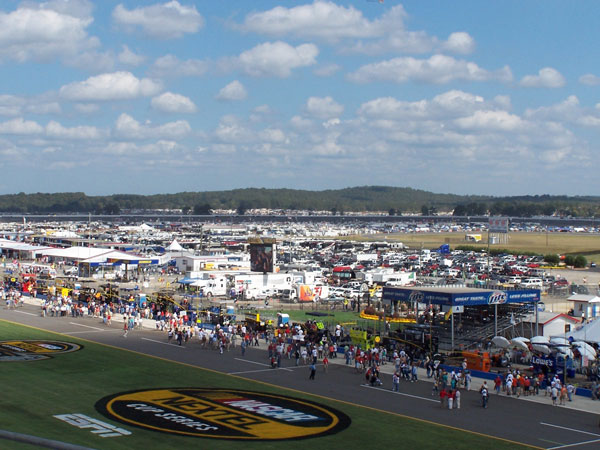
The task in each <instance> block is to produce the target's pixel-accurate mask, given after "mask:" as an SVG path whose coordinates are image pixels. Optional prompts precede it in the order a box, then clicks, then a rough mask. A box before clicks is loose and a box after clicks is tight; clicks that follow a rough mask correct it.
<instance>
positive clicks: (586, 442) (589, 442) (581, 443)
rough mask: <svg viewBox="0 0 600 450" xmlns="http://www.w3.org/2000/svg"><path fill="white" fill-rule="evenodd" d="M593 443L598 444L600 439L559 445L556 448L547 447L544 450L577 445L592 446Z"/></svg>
mask: <svg viewBox="0 0 600 450" xmlns="http://www.w3.org/2000/svg"><path fill="white" fill-rule="evenodd" d="M595 442H600V439H594V440H593V441H583V442H576V443H574V444H565V445H559V446H557V447H548V448H547V449H546V450H556V449H558V448H567V447H577V446H579V445H587V444H593V443H595Z"/></svg>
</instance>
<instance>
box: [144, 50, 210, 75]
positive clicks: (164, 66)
mask: <svg viewBox="0 0 600 450" xmlns="http://www.w3.org/2000/svg"><path fill="white" fill-rule="evenodd" d="M208 67H209V63H208V62H206V61H202V60H200V59H187V60H180V59H179V58H177V57H176V56H174V55H165V56H161V57H160V58H158V59H156V61H154V64H153V65H152V67H151V68H150V74H151V75H152V76H156V77H161V78H166V77H197V76H200V75H204V74H205V73H206V71H207V70H208Z"/></svg>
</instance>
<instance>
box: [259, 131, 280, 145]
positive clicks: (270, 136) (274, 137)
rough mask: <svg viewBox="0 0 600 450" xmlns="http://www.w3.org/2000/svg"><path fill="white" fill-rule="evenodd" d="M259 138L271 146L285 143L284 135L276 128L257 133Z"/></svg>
mask: <svg viewBox="0 0 600 450" xmlns="http://www.w3.org/2000/svg"><path fill="white" fill-rule="evenodd" d="M258 136H259V138H260V139H261V140H262V141H264V142H268V143H271V144H283V143H285V142H287V138H286V136H285V133H284V132H283V131H282V130H280V129H278V128H267V129H264V130H262V131H261V132H260V133H259V135H258Z"/></svg>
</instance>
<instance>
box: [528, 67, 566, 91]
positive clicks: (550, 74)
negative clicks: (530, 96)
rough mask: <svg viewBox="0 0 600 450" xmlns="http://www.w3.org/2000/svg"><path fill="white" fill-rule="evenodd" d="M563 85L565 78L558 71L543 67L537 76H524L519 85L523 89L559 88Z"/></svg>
mask: <svg viewBox="0 0 600 450" xmlns="http://www.w3.org/2000/svg"><path fill="white" fill-rule="evenodd" d="M565 83H566V82H565V77H563V76H562V74H561V73H560V72H559V71H558V70H556V69H553V68H552V67H544V68H543V69H540V71H539V72H538V74H537V75H525V76H524V77H523V78H522V79H521V81H520V83H519V84H520V85H521V86H524V87H542V88H560V87H563V86H564V85H565Z"/></svg>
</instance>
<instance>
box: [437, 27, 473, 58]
mask: <svg viewBox="0 0 600 450" xmlns="http://www.w3.org/2000/svg"><path fill="white" fill-rule="evenodd" d="M442 49H444V50H446V51H448V52H452V53H460V54H461V55H467V54H469V53H472V52H473V50H475V40H474V39H473V38H472V37H471V36H470V35H469V33H465V32H464V31H458V32H455V33H452V34H450V36H448V40H447V41H446V42H444V43H443V44H442Z"/></svg>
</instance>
